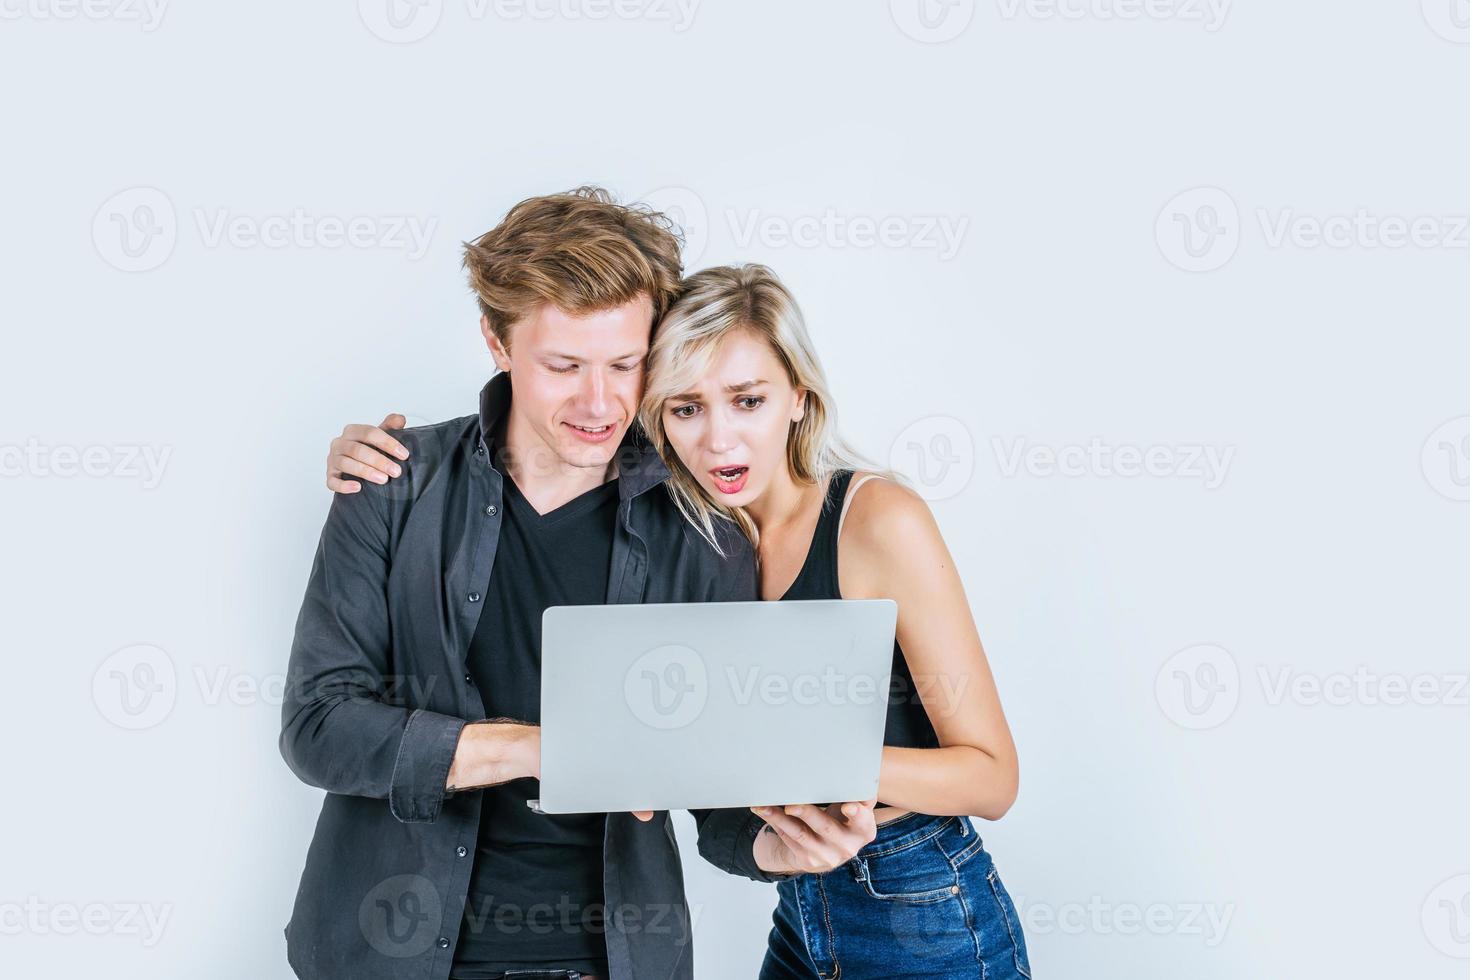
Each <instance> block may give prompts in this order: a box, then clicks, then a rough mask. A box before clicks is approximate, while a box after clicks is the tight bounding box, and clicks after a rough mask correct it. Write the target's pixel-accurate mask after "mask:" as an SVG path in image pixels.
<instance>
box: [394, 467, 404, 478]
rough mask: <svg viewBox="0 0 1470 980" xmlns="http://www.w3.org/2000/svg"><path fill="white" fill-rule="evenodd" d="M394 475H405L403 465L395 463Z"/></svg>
mask: <svg viewBox="0 0 1470 980" xmlns="http://www.w3.org/2000/svg"><path fill="white" fill-rule="evenodd" d="M393 475H394V476H402V475H403V467H401V466H398V465H394V467H393Z"/></svg>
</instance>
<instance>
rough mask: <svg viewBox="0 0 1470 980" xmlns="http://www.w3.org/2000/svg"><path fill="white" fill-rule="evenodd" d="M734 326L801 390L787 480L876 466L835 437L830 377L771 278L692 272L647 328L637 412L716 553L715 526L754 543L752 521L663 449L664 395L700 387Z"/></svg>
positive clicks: (766, 273) (787, 296) (676, 493)
mask: <svg viewBox="0 0 1470 980" xmlns="http://www.w3.org/2000/svg"><path fill="white" fill-rule="evenodd" d="M739 330H750V331H753V332H754V333H756V334H757V335H759V336H760V337H761V338H762V339H763V340H765V341H766V343H767V344H769V345H770V348H771V351H772V352H773V353H774V354H775V355H776V359H777V360H778V361H780V362H781V364H782V366H783V367H784V368H785V369H786V375H787V377H788V378H789V379H790V381H791V384H792V386H793V387H795V388H797V389H805V391H806V410H805V413H804V414H803V415H802V417H801V420H800V421H797V422H793V423H791V429H790V431H789V432H788V433H787V437H786V465H787V467H788V468H789V469H790V471H791V476H792V478H793V479H794V480H795V481H796V482H797V483H804V484H808V485H810V484H818V483H821V482H822V481H823V480H825V479H826V478H827V477H828V476H830V475H831V474H832V473H834V472H836V471H838V470H844V469H868V470H872V469H876V467H874V466H873V465H872V464H871V463H869V462H868V461H867V460H866V459H865V458H864V457H863V456H861V455H860V454H859V453H857V452H856V451H855V450H853V449H852V447H851V446H849V445H848V444H847V442H846V441H845V440H844V439H843V438H842V437H841V435H839V433H838V430H837V416H836V409H835V406H834V405H833V403H832V394H831V388H830V387H828V384H827V375H826V373H825V372H823V370H822V364H821V361H819V360H818V359H817V353H816V350H815V348H814V347H813V346H812V341H811V337H810V336H809V335H808V334H807V330H806V323H805V321H804V320H803V319H802V316H801V310H800V309H799V308H798V307H797V305H796V300H795V299H794V298H793V297H792V295H791V292H790V291H789V290H788V289H787V288H786V287H785V286H784V285H783V284H782V283H781V280H780V279H778V278H776V274H775V273H774V272H772V271H771V270H770V269H768V268H766V267H765V266H763V265H754V264H752V265H739V266H718V267H716V268H713V269H705V270H703V271H702V272H697V273H695V274H694V275H692V276H690V277H689V278H688V279H685V280H684V283H683V288H682V290H681V292H680V294H679V297H678V299H676V300H675V301H674V303H673V305H672V306H670V307H669V311H668V313H667V314H665V315H664V318H663V320H662V321H661V322H660V323H659V324H658V326H657V327H656V328H655V330H654V337H653V344H652V346H651V347H650V349H649V352H648V383H647V387H646V388H645V390H644V395H643V402H642V405H641V406H640V407H639V412H638V415H639V421H640V422H641V423H642V425H643V430H644V432H646V433H647V434H648V437H649V439H650V440H651V441H652V442H653V444H654V445H655V446H656V447H657V448H658V451H659V454H660V455H661V456H663V459H664V462H665V463H666V464H668V467H669V471H670V473H671V474H672V478H671V479H670V480H669V484H668V485H669V491H670V493H671V494H672V495H673V498H674V503H675V504H676V505H677V506H678V508H679V510H680V512H681V513H683V515H684V516H685V517H686V518H688V520H689V522H690V523H691V524H693V525H694V527H695V528H696V529H697V530H698V531H699V533H700V534H701V535H702V536H703V537H704V538H705V540H707V541H709V543H710V544H711V545H713V546H714V548H715V550H716V551H720V552H721V553H723V551H722V549H721V548H720V544H719V541H718V538H717V536H716V533H715V524H716V521H733V522H734V523H735V524H736V525H738V526H739V528H740V530H741V531H742V532H743V533H744V534H745V536H746V537H747V538H749V539H750V541H751V542H752V543H756V542H757V541H758V540H759V534H758V532H757V530H756V527H755V522H754V521H752V520H751V518H750V515H748V514H747V513H745V511H744V510H743V509H741V508H738V507H727V506H726V505H724V504H723V503H721V502H719V501H717V500H715V499H713V498H712V497H711V496H710V495H709V494H708V493H707V492H705V489H704V487H703V486H701V485H700V482H699V480H698V479H696V478H695V477H694V476H693V474H691V473H690V472H689V469H688V467H686V466H685V465H684V463H683V461H682V460H680V459H679V456H678V453H676V452H674V450H673V447H672V446H671V445H670V443H669V437H668V432H667V431H666V429H665V427H664V418H665V416H664V412H663V408H664V405H665V403H666V402H667V401H668V400H669V399H670V398H671V397H673V396H674V395H677V394H679V393H681V392H684V391H688V390H689V389H690V388H692V387H694V386H695V384H697V383H698V380H699V379H700V377H702V376H703V375H704V373H705V372H706V371H707V370H708V369H709V364H710V361H711V359H712V358H713V357H714V354H715V352H716V350H718V349H719V346H720V343H721V342H722V341H723V340H724V339H725V338H726V337H728V336H729V335H730V334H732V333H734V332H736V331H739ZM880 472H881V471H880ZM887 475H891V474H887Z"/></svg>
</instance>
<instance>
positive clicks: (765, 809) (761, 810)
mask: <svg viewBox="0 0 1470 980" xmlns="http://www.w3.org/2000/svg"><path fill="white" fill-rule="evenodd" d="M751 809H752V810H754V811H755V812H756V813H759V814H760V815H761V816H765V815H766V814H767V813H770V812H771V809H770V807H764V806H753V807H751Z"/></svg>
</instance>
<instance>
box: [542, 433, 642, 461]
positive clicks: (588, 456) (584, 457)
mask: <svg viewBox="0 0 1470 980" xmlns="http://www.w3.org/2000/svg"><path fill="white" fill-rule="evenodd" d="M626 433H627V429H626V428H622V429H617V430H614V431H613V432H612V433H610V434H609V435H608V437H607V438H606V439H604V440H603V441H602V442H587V441H586V440H584V439H580V438H578V437H577V436H575V435H571V434H566V435H563V436H562V438H561V440H560V443H559V445H558V446H557V448H558V450H559V453H558V455H560V456H561V458H562V460H563V461H564V462H566V463H567V464H568V465H570V466H604V467H605V466H607V465H608V464H609V463H611V462H612V460H613V457H614V456H616V455H617V453H618V446H619V445H621V444H622V441H623V436H624V435H625V434H626Z"/></svg>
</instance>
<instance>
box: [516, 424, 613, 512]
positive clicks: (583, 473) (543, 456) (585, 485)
mask: <svg viewBox="0 0 1470 980" xmlns="http://www.w3.org/2000/svg"><path fill="white" fill-rule="evenodd" d="M501 450H503V451H504V456H503V457H502V458H503V459H504V460H505V469H506V473H507V474H508V475H509V476H510V478H511V479H512V480H514V481H515V484H516V487H517V488H518V489H519V490H520V491H521V496H523V497H525V498H526V500H527V501H528V502H529V503H530V504H531V506H532V507H534V508H535V509H536V512H537V513H538V514H545V513H548V512H550V511H553V510H555V509H556V508H558V507H560V506H561V505H562V504H564V503H566V502H568V501H570V500H575V499H576V498H578V497H580V496H581V495H582V494H584V493H586V492H587V491H588V490H591V489H593V488H594V487H599V486H601V485H602V484H604V483H606V482H607V481H608V480H611V479H612V478H613V477H615V476H617V466H616V456H614V459H613V461H611V462H609V463H607V464H606V465H601V466H573V465H572V464H570V463H568V462H567V461H566V460H564V459H562V458H561V457H560V456H558V455H557V454H556V453H555V452H554V451H552V449H551V447H550V446H548V445H547V444H546V443H545V441H543V440H542V439H541V437H540V436H538V435H537V434H536V433H535V431H534V430H532V429H531V427H530V426H529V425H527V424H526V423H525V420H524V419H522V418H521V417H520V415H518V414H517V413H516V411H515V407H514V405H512V407H511V410H510V412H509V413H508V415H507V418H506V420H505V422H504V438H503V440H502V441H501V443H500V446H499V447H498V449H497V451H501Z"/></svg>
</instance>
